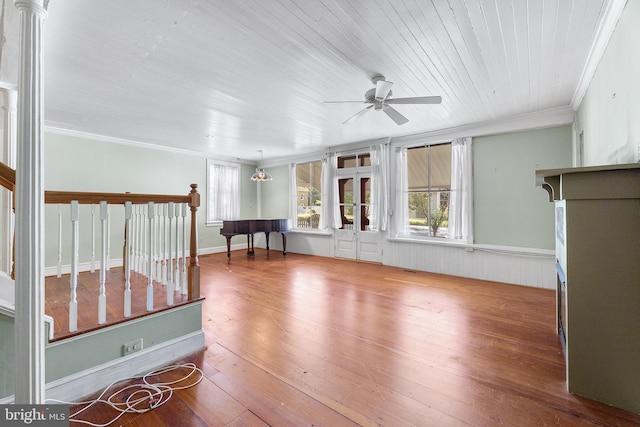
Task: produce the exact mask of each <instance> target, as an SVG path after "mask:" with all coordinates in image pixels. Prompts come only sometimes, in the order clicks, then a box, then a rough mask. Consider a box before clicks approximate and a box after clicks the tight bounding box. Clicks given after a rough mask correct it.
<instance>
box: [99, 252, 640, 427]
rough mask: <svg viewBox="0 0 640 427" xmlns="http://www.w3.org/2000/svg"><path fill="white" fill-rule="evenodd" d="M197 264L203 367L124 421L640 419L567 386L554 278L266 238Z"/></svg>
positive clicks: (523, 422) (536, 422)
mask: <svg viewBox="0 0 640 427" xmlns="http://www.w3.org/2000/svg"><path fill="white" fill-rule="evenodd" d="M200 266H201V291H202V294H203V296H204V297H206V300H205V302H204V308H203V329H204V330H205V333H206V344H207V349H206V350H205V351H202V352H200V353H198V354H195V355H193V356H192V357H190V358H188V359H186V360H185V362H195V363H196V364H197V365H198V366H199V367H200V368H201V369H202V370H203V371H204V379H203V381H202V382H201V383H200V384H198V385H197V386H195V387H192V388H189V389H186V390H181V391H178V392H176V393H175V394H174V396H173V397H172V399H171V400H170V402H169V403H167V404H166V405H164V406H161V407H159V408H157V409H154V410H152V411H150V412H147V413H145V414H142V415H137V414H136V415H133V414H127V415H125V416H124V417H122V418H120V419H119V420H118V421H117V425H126V426H205V425H206V426H296V427H299V426H332V427H333V426H358V425H360V426H399V427H400V426H401V427H405V426H459V425H462V426H465V425H466V426H494V425H511V426H542V425H559V426H588V425H595V426H632V425H634V426H635V425H639V424H640V416H639V415H634V414H631V413H629V412H625V411H622V410H619V409H616V408H613V407H610V406H607V405H604V404H601V403H597V402H594V401H591V400H588V399H584V398H581V397H577V396H573V395H571V394H569V393H568V392H567V391H566V385H565V380H564V375H565V374H564V357H563V354H562V348H561V345H560V341H559V339H558V336H557V335H556V332H555V328H554V324H555V318H554V309H555V294H554V293H553V292H552V291H549V290H542V289H533V288H526V287H520V286H515V285H506V284H499V283H492V282H485V281H477V280H468V279H461V278H456V277H449V276H443V275H436V274H428V273H422V272H413V271H407V270H403V269H398V268H393V267H385V266H380V265H376V264H367V263H358V262H352V261H346V260H337V259H329V258H320V257H311V256H305V255H299V254H295V253H289V254H288V255H287V256H286V257H283V256H282V254H281V253H280V252H277V251H271V253H267V252H266V251H264V250H256V255H255V256H253V257H247V256H246V255H245V253H244V252H242V251H237V252H234V253H232V256H231V261H230V262H227V258H226V254H224V253H223V254H214V255H208V256H203V257H201V258H200ZM90 412H91V413H90V414H88V415H87V417H90V418H91V419H93V420H94V421H95V420H99V419H103V420H104V419H109V418H110V417H111V415H112V414H113V413H112V412H110V410H107V409H97V410H92V411H90ZM110 414H111V415H110Z"/></svg>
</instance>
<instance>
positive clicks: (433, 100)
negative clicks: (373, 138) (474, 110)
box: [323, 75, 442, 125]
mask: <svg viewBox="0 0 640 427" xmlns="http://www.w3.org/2000/svg"><path fill="white" fill-rule="evenodd" d="M371 82H372V83H373V84H374V85H376V87H374V88H371V89H369V90H368V91H367V92H366V93H365V94H364V101H324V102H323V104H342V103H353V102H357V103H363V102H364V103H365V104H371V105H369V106H367V107H365V108H364V109H362V110H360V111H358V112H357V113H356V114H354V115H353V116H351V117H349V118H348V119H347V120H345V121H344V122H342V124H345V125H346V124H347V123H351V122H353V121H355V120H357V119H359V118H360V117H362V116H363V115H364V114H365V113H366V112H367V111H369V110H370V109H372V108H373V109H374V110H376V111H383V112H384V113H385V114H386V115H387V116H389V117H390V118H391V120H393V121H394V122H396V124H398V125H403V124H405V123H407V122H408V121H409V119H407V118H406V117H405V116H403V115H402V114H400V113H399V112H398V110H396V109H395V108H393V107H392V106H391V105H390V104H440V103H441V102H442V97H440V96H414V97H411V98H391V95H392V92H391V86H393V82H388V81H386V80H385V79H384V76H382V75H375V76H373V77H372V78H371Z"/></svg>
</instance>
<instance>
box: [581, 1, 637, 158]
mask: <svg viewBox="0 0 640 427" xmlns="http://www.w3.org/2000/svg"><path fill="white" fill-rule="evenodd" d="M639 23H640V2H639V1H627V3H626V6H625V9H624V12H623V14H622V16H621V17H620V19H619V20H618V24H617V26H616V28H615V30H614V32H613V34H612V36H611V39H610V40H609V44H608V45H607V48H606V50H605V52H604V54H603V56H602V58H601V60H600V63H599V64H598V68H597V69H596V72H595V74H594V76H593V79H592V80H591V83H590V85H589V89H588V90H587V93H586V95H585V97H584V99H583V100H582V103H581V104H580V108H579V109H578V112H577V116H576V135H578V140H579V135H580V134H581V133H582V134H583V138H584V150H583V151H584V160H583V165H584V166H596V165H609V164H620V163H635V162H640V120H638V117H639V116H640V78H638V76H640V55H639V54H638V40H640V25H639Z"/></svg>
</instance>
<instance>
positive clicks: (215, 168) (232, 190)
mask: <svg viewBox="0 0 640 427" xmlns="http://www.w3.org/2000/svg"><path fill="white" fill-rule="evenodd" d="M239 189H240V186H239V168H238V167H237V166H227V165H220V164H211V165H210V167H209V196H210V199H209V200H211V201H212V203H210V205H209V207H210V210H209V220H210V221H222V220H224V219H236V218H238V216H239V213H240V208H239V205H238V203H239V201H238V196H237V195H238V194H239Z"/></svg>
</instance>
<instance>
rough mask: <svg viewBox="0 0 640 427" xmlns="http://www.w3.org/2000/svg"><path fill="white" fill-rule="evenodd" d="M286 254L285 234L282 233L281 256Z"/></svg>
mask: <svg viewBox="0 0 640 427" xmlns="http://www.w3.org/2000/svg"><path fill="white" fill-rule="evenodd" d="M286 254H287V233H282V255H286Z"/></svg>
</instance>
